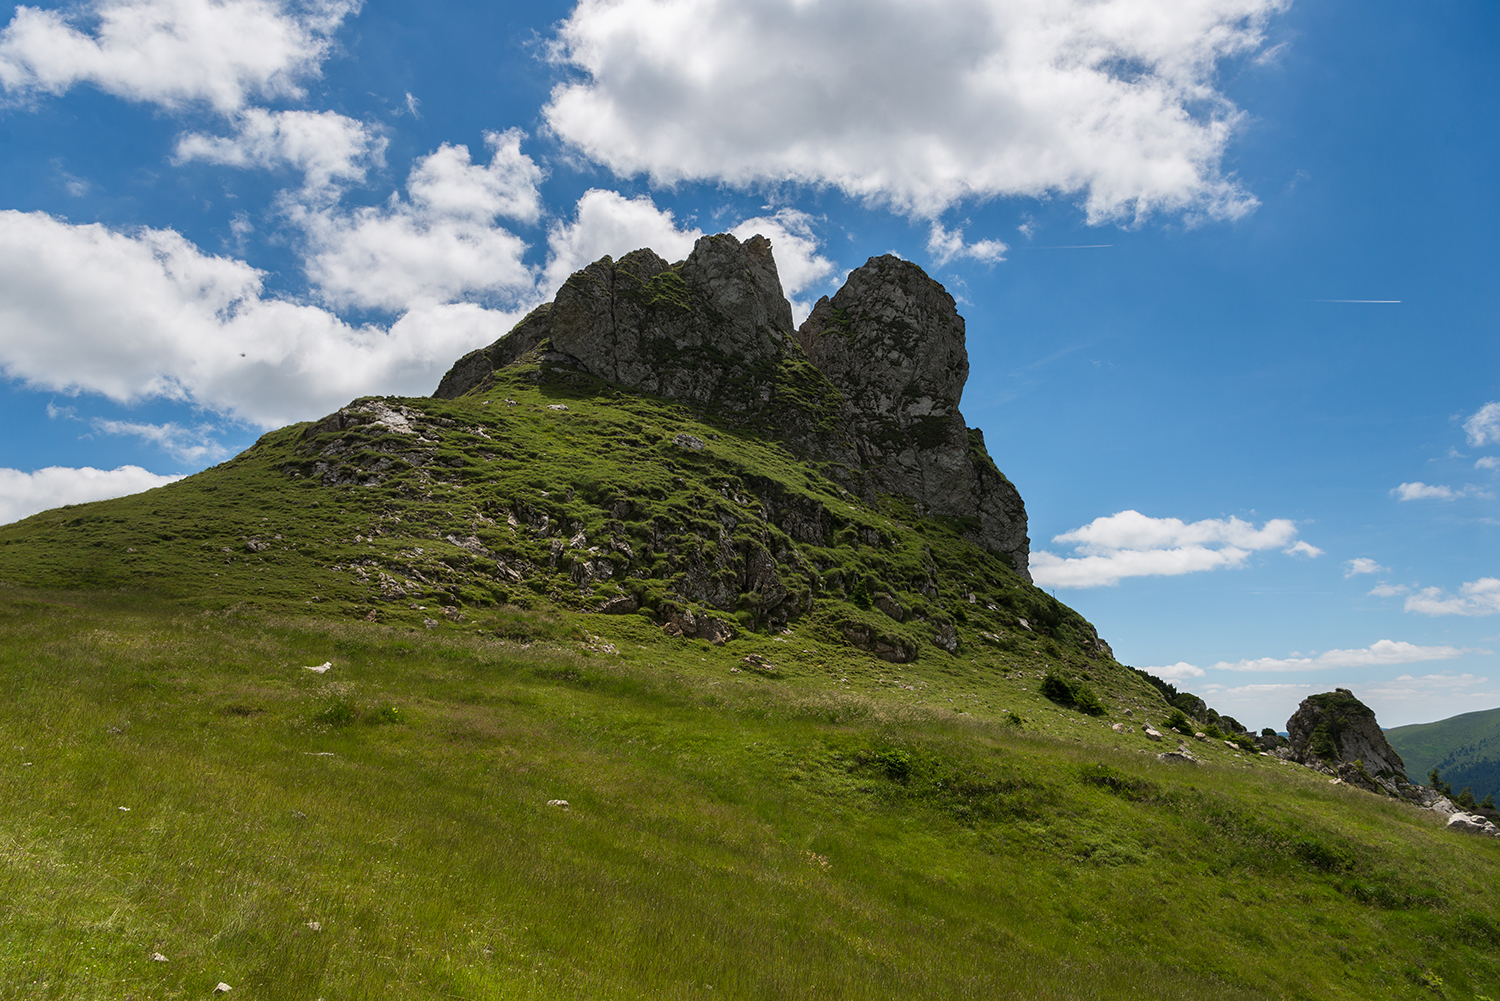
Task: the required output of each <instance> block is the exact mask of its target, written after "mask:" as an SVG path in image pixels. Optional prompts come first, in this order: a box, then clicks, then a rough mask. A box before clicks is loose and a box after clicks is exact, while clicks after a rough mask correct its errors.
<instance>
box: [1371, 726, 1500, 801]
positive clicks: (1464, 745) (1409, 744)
mask: <svg viewBox="0 0 1500 1001" xmlns="http://www.w3.org/2000/svg"><path fill="white" fill-rule="evenodd" d="M1385 736H1386V739H1387V740H1389V741H1390V742H1391V746H1392V747H1394V748H1395V749H1396V750H1397V751H1398V752H1399V753H1400V754H1401V757H1402V758H1403V759H1404V760H1405V761H1406V763H1407V771H1408V773H1409V774H1410V775H1411V776H1412V778H1413V780H1414V781H1423V782H1425V781H1426V780H1427V775H1428V773H1429V772H1431V771H1432V769H1434V768H1436V769H1437V770H1438V772H1439V773H1440V775H1441V777H1442V780H1443V781H1444V782H1445V783H1447V784H1448V785H1451V786H1452V787H1453V788H1454V789H1456V790H1462V789H1464V788H1466V787H1467V788H1470V789H1472V790H1473V792H1474V797H1475V798H1476V799H1483V798H1484V797H1485V796H1500V709H1484V710H1481V711H1479V712H1472V713H1463V714H1462V715H1459V716H1452V717H1449V718H1448V719H1444V720H1438V721H1437V722H1435V723H1414V724H1412V725H1410V726H1398V727H1393V728H1392V729H1390V730H1387V731H1386V733H1385Z"/></svg>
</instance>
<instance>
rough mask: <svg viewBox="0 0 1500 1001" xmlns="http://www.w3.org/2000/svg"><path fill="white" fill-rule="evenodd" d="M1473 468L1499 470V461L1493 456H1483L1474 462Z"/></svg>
mask: <svg viewBox="0 0 1500 1001" xmlns="http://www.w3.org/2000/svg"><path fill="white" fill-rule="evenodd" d="M1474 468H1475V469H1500V459H1497V458H1495V457H1494V456H1493V455H1486V456H1484V457H1482V458H1479V459H1475V460H1474Z"/></svg>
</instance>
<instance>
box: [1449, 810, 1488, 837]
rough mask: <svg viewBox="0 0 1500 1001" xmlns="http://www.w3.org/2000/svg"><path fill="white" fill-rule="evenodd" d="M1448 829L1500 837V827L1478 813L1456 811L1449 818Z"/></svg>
mask: <svg viewBox="0 0 1500 1001" xmlns="http://www.w3.org/2000/svg"><path fill="white" fill-rule="evenodd" d="M1448 830H1450V831H1462V832H1464V833H1465V834H1482V835H1484V836H1485V837H1489V838H1500V827H1496V826H1495V825H1494V824H1492V823H1490V822H1489V821H1488V820H1485V819H1484V818H1483V817H1481V816H1480V815H1479V814H1477V813H1455V814H1454V815H1453V816H1451V817H1449V818H1448Z"/></svg>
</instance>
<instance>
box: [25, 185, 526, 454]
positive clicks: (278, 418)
mask: <svg viewBox="0 0 1500 1001" xmlns="http://www.w3.org/2000/svg"><path fill="white" fill-rule="evenodd" d="M262 279H263V276H262V274H261V273H260V272H259V271H257V270H255V269H254V268H252V267H250V266H249V265H248V264H246V263H244V262H243V261H237V260H233V259H230V258H226V257H216V256H212V255H209V254H205V253H203V252H202V251H201V250H199V249H198V248H197V247H195V246H193V245H192V244H191V243H190V242H189V241H187V240H186V239H184V238H183V237H182V236H181V234H179V233H176V232H174V231H173V230H154V229H141V230H137V231H134V232H131V233H122V232H118V231H115V230H111V229H108V228H106V227H104V226H100V225H97V224H93V225H72V224H69V223H66V222H63V221H61V220H58V219H54V218H52V217H50V216H48V215H45V214H43V213H22V212H15V211H0V369H3V371H4V372H5V374H6V375H7V376H9V377H11V378H16V379H21V380H24V381H25V382H27V383H29V384H31V385H34V386H37V387H44V388H48V389H53V390H58V391H62V392H80V391H83V392H94V393H99V394H102V395H104V396H107V397H109V398H110V399H113V400H118V401H132V400H137V399H142V398H148V397H162V398H168V399H176V400H186V401H191V402H193V403H195V404H197V405H200V406H203V407H205V408H207V409H210V410H214V411H217V412H219V413H223V414H227V415H230V416H232V417H234V418H236V419H242V420H246V421H249V422H252V423H255V424H259V425H261V426H272V427H274V426H279V425H281V424H286V423H289V422H291V421H297V420H305V419H308V418H311V417H316V416H320V415H322V414H325V413H327V412H329V411H330V410H333V409H335V408H336V407H338V406H341V405H342V404H344V403H346V402H348V400H349V399H350V398H351V397H353V396H357V395H360V394H364V393H394V394H412V395H415V394H421V393H428V392H431V391H432V388H433V386H435V385H436V384H437V381H438V379H439V378H441V376H442V373H443V372H444V371H445V370H446V369H447V367H448V366H449V365H450V364H451V363H452V362H453V359H455V358H457V357H459V356H460V355H462V354H463V353H464V352H466V351H469V350H471V349H473V348H475V347H477V346H479V345H481V344H486V343H488V342H490V341H492V340H494V339H495V338H497V337H499V336H501V335H502V334H504V333H505V332H506V331H507V330H509V329H510V327H511V326H512V325H514V323H515V322H516V320H518V319H519V318H520V315H521V314H520V311H519V310H517V311H513V312H502V311H499V310H492V309H484V308H481V307H480V306H478V305H475V304H471V303H454V304H428V305H425V306H422V307H420V308H416V309H413V310H411V311H409V312H408V313H407V314H406V315H404V316H402V317H401V318H400V319H399V320H398V321H397V322H396V323H394V324H392V325H391V326H390V327H389V328H383V327H378V326H374V325H365V326H358V327H356V326H352V325H350V324H348V323H345V322H344V321H343V320H341V319H339V318H338V317H337V316H334V315H333V314H331V313H329V312H327V311H326V310H323V309H319V308H317V307H314V306H309V305H303V304H298V303H291V302H285V301H282V300H278V299H274V298H269V297H267V296H266V295H265V294H264V292H263V286H262Z"/></svg>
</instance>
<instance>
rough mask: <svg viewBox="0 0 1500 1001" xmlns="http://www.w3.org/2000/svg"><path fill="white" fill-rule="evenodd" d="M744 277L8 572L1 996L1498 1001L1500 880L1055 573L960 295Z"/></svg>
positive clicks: (101, 508)
mask: <svg viewBox="0 0 1500 1001" xmlns="http://www.w3.org/2000/svg"><path fill="white" fill-rule="evenodd" d="M701 246H702V247H703V251H702V253H701V254H699V253H697V252H695V258H690V259H689V260H688V261H685V262H679V263H678V264H673V265H669V264H666V262H662V261H660V260H659V259H656V258H655V255H649V256H647V254H646V252H638V253H637V254H632V255H628V256H627V257H626V258H623V259H622V260H621V261H620V262H612V261H609V260H607V259H606V260H605V261H603V262H600V263H599V264H597V265H595V266H593V267H592V268H590V269H585V271H584V272H580V273H579V274H578V275H575V276H574V278H573V279H572V280H570V282H569V285H568V286H567V287H565V290H564V291H563V292H560V293H559V297H558V300H557V301H556V302H554V303H553V304H551V305H550V306H549V307H545V308H543V309H542V310H539V311H538V312H537V313H535V314H533V315H532V316H531V317H530V318H528V319H527V320H526V321H524V322H523V323H522V324H521V326H520V327H518V328H517V330H516V331H515V332H513V333H512V334H511V335H509V336H508V337H507V338H505V339H502V340H501V341H500V342H498V343H497V344H495V345H491V346H490V347H488V348H485V349H482V350H481V351H478V352H475V353H473V354H471V355H469V356H467V357H466V358H464V359H461V360H460V362H459V363H458V364H457V365H455V367H454V369H453V371H451V372H450V373H449V375H448V377H446V378H445V379H444V382H443V385H442V387H440V391H439V393H438V395H437V396H436V397H434V398H420V399H416V398H414V399H396V398H368V399H362V400H356V401H354V402H352V403H351V404H350V405H349V406H347V407H345V408H343V409H341V410H339V411H338V412H337V413H335V414H331V415H329V416H328V417H326V418H324V419H323V420H320V421H316V422H310V423H306V424H301V425H296V426H293V427H290V428H284V429H281V430H278V431H274V432H271V433H270V434H267V435H265V436H264V437H263V438H262V439H261V440H260V441H259V442H257V443H256V444H255V445H254V446H253V447H252V448H250V449H248V450H246V451H245V452H244V453H242V454H241V455H239V456H236V457H235V458H234V459H232V460H230V461H228V462H226V463H223V464H221V465H219V466H216V467H214V468H212V469H209V470H205V471H204V472H202V473H199V474H197V475H195V476H192V477H189V478H187V479H185V480H183V481H180V482H178V483H175V484H173V485H171V486H168V487H164V488H161V489H158V490H154V491H149V492H147V493H144V494H140V495H136V496H134V497H126V498H120V499H118V500H113V501H105V502H99V503H95V504H86V505H76V506H73V507H69V508H64V509H59V510H56V511H50V512H44V513H43V514H40V515H37V516H35V517H33V518H30V519H27V520H26V521H24V522H20V523H17V524H15V525H9V526H3V527H0V698H3V699H4V700H5V704H6V705H7V706H8V707H9V709H10V711H9V712H7V713H4V714H0V746H3V747H5V748H9V749H10V750H9V751H8V752H6V753H7V754H8V755H9V757H7V758H5V760H4V762H3V764H0V803H3V806H0V927H3V930H4V934H0V997H11V996H24V997H44V998H68V999H70V1001H72V999H79V998H119V997H122V996H136V997H188V996H200V995H203V994H206V993H208V992H209V991H211V990H212V988H213V985H214V984H215V983H217V982H219V981H221V980H222V981H225V982H227V983H229V984H230V985H231V986H232V987H233V988H234V994H233V995H232V996H234V997H236V998H241V997H244V998H252V999H253V998H267V999H278V1001H280V999H284V998H292V997H343V998H385V997H396V996H399V997H412V998H439V997H465V998H547V999H553V998H598V997H663V998H711V997H713V998H747V999H748V998H757V999H758V998H829V997H851V998H852V997H860V998H866V997H869V998H884V997H891V998H895V997H903V998H905V997H924V998H927V997H931V998H941V997H953V998H971V997H986V998H989V997H1013V998H1028V999H1030V998H1114V997H1120V998H1125V997H1131V998H1134V997H1139V996H1140V995H1141V993H1142V992H1146V993H1149V994H1150V995H1151V996H1153V997H1162V998H1184V999H1196V998H1204V997H1215V998H1246V999H1249V998H1262V997H1267V996H1270V997H1287V998H1366V997H1371V996H1379V997H1413V998H1415V997H1423V998H1427V997H1433V996H1452V997H1471V996H1472V997H1479V996H1483V995H1489V996H1496V995H1500V959H1497V956H1500V951H1497V947H1500V903H1497V902H1496V901H1495V899H1494V896H1493V894H1492V893H1491V892H1490V888H1491V887H1492V886H1493V885H1494V883H1495V881H1496V878H1497V877H1500V856H1497V854H1496V851H1495V844H1496V843H1495V842H1493V841H1489V840H1484V839H1477V838H1465V837H1464V836H1461V835H1457V834H1453V833H1450V832H1448V831H1446V830H1444V829H1443V828H1442V826H1441V825H1442V820H1441V818H1439V817H1438V816H1436V815H1435V814H1431V813H1426V812H1423V811H1419V810H1416V809H1414V808H1412V807H1410V806H1409V805H1406V804H1403V803H1399V802H1396V801H1394V800H1387V799H1382V798H1377V797H1374V796H1370V795H1368V794H1366V793H1364V792H1361V791H1359V790H1356V789H1352V788H1350V787H1348V786H1346V785H1331V784H1330V783H1329V782H1328V781H1327V779H1326V778H1325V777H1324V776H1321V775H1318V774H1315V773H1313V772H1310V771H1308V770H1306V769H1303V768H1300V767H1297V766H1295V765H1292V764H1288V763H1286V762H1283V761H1281V760H1278V759H1276V758H1272V757H1269V756H1266V755H1261V754H1256V753H1254V747H1253V745H1251V744H1250V742H1249V741H1248V740H1243V739H1242V740H1240V741H1225V740H1219V739H1214V740H1208V739H1204V740H1195V739H1193V738H1192V737H1191V736H1190V735H1188V734H1177V733H1173V732H1172V731H1171V729H1170V728H1169V727H1168V725H1167V720H1168V719H1177V720H1178V721H1179V722H1182V721H1181V719H1180V717H1176V716H1169V712H1171V709H1170V707H1169V706H1168V705H1167V703H1166V702H1165V701H1164V698H1163V697H1164V695H1172V696H1174V697H1175V698H1176V699H1177V700H1178V705H1179V708H1181V707H1183V706H1186V707H1188V708H1189V709H1192V710H1193V711H1195V712H1197V711H1199V710H1200V707H1201V711H1202V712H1203V713H1204V714H1205V715H1206V714H1207V709H1206V707H1202V704H1201V702H1200V701H1198V700H1195V699H1192V698H1191V697H1190V696H1185V695H1184V693H1176V692H1175V690H1173V689H1171V686H1166V685H1161V684H1152V683H1150V681H1149V680H1148V679H1147V678H1144V677H1142V676H1141V675H1140V674H1138V673H1137V672H1135V671H1133V670H1131V669H1129V668H1127V667H1124V666H1123V665H1120V664H1119V663H1118V662H1117V661H1116V660H1115V659H1114V657H1113V655H1112V654H1111V652H1110V650H1109V648H1108V646H1107V645H1106V644H1104V643H1103V642H1102V641H1101V640H1100V639H1099V638H1098V636H1097V635H1096V633H1095V632H1094V630H1093V627H1092V626H1090V625H1089V624H1088V623H1087V622H1086V621H1085V620H1084V619H1083V618H1082V617H1081V616H1079V615H1078V614H1077V613H1076V612H1074V611H1073V610H1071V609H1069V608H1067V607H1066V606H1064V605H1062V604H1060V603H1058V602H1057V601H1056V600H1055V599H1053V598H1052V597H1051V596H1049V595H1047V594H1046V593H1045V592H1043V591H1041V590H1040V589H1038V588H1036V587H1034V586H1032V584H1031V583H1030V582H1029V581H1028V580H1027V579H1026V578H1025V576H1024V575H1023V573H1022V572H1020V570H1021V569H1023V568H1024V564H1022V565H1021V566H1020V567H1018V564H1017V562H1016V561H1017V559H1018V558H1020V557H1023V556H1024V552H1025V548H1024V547H1025V545H1026V541H1025V521H1024V519H1025V509H1024V506H1022V505H1021V504H1020V498H1019V495H1018V494H1017V493H1016V492H1015V490H1014V487H1012V486H1011V485H1010V484H1009V482H1008V481H1006V480H1005V478H1004V477H1003V476H1002V475H1001V474H1000V472H999V470H998V468H997V467H996V466H995V464H994V462H993V460H991V458H990V457H989V455H988V453H987V451H986V449H985V447H984V441H983V437H982V436H981V435H979V434H978V433H977V431H975V430H973V429H969V428H967V427H966V426H964V422H963V419H962V415H961V414H960V413H959V412H958V409H957V403H958V395H959V392H960V391H961V389H962V385H961V379H960V380H958V382H957V383H955V382H954V381H953V373H954V372H961V371H962V368H963V366H962V365H961V364H960V361H961V354H960V353H958V349H960V348H961V347H962V342H961V339H960V335H961V330H962V328H961V321H960V322H955V320H954V318H955V317H956V315H957V314H956V312H953V311H952V300H951V298H946V293H943V294H942V295H939V294H938V292H939V291H940V288H938V289H936V290H935V288H934V286H935V283H932V282H931V280H930V279H927V278H926V276H925V275H921V273H920V271H919V270H917V269H914V268H912V267H911V266H910V265H906V264H905V263H904V262H897V261H895V260H894V259H875V260H873V261H872V262H871V263H870V264H869V265H867V266H866V268H865V269H861V271H860V272H857V273H856V275H857V279H856V277H855V276H851V286H850V287H851V288H852V289H853V291H852V292H851V293H850V294H849V295H845V294H844V292H843V291H841V292H840V293H839V295H836V296H834V297H833V298H832V299H830V300H827V301H826V302H820V303H819V304H818V306H817V307H816V308H815V309H814V311H813V314H812V316H811V317H810V318H809V321H808V323H806V324H804V325H803V328H802V330H800V331H793V330H792V329H791V328H790V314H789V311H784V310H783V309H782V308H781V306H778V304H777V303H778V301H779V285H776V286H775V287H774V288H773V287H772V286H773V283H774V277H775V271H774V262H773V261H771V259H770V257H769V249H768V248H766V247H762V246H760V245H759V244H757V243H756V242H755V241H747V242H746V244H744V245H739V244H738V243H730V242H726V238H707V241H706V242H705V243H704V244H701ZM714 262H718V263H714ZM695 269H696V270H695ZM643 275H644V276H645V277H644V278H643V277H642V276H643ZM773 292H774V293H775V295H774V296H773V295H772V293H773ZM710 333H712V334H713V336H711V337H710V336H708V334H710ZM585 335H587V336H585ZM600 343H607V344H610V345H613V347H612V348H611V349H610V350H609V351H608V352H602V353H599V352H596V350H595V349H596V347H597V345H598V344H600ZM877 348H878V350H879V352H880V357H881V358H883V359H884V360H885V362H884V364H885V367H884V368H882V367H880V366H870V367H868V368H861V367H860V366H859V365H858V364H857V362H858V359H859V358H861V357H863V355H862V354H861V352H865V353H866V354H869V353H871V352H874V351H875V350H876V349H877ZM939 349H941V350H939ZM931 359H938V360H939V361H940V364H936V365H934V366H925V365H924V363H925V362H926V361H928V360H931ZM820 366H822V367H820ZM1049 675H1051V677H1049ZM1044 693H1047V694H1044ZM1049 695H1050V697H1049ZM1147 727H1152V728H1154V729H1152V730H1148V729H1147ZM1156 731H1163V732H1164V733H1161V732H1156ZM1231 736H1233V735H1231ZM1163 752H1171V753H1165V754H1164V753H1163ZM563 801H566V802H563ZM153 955H160V956H162V957H163V959H161V960H157V959H153V958H152V957H153Z"/></svg>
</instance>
